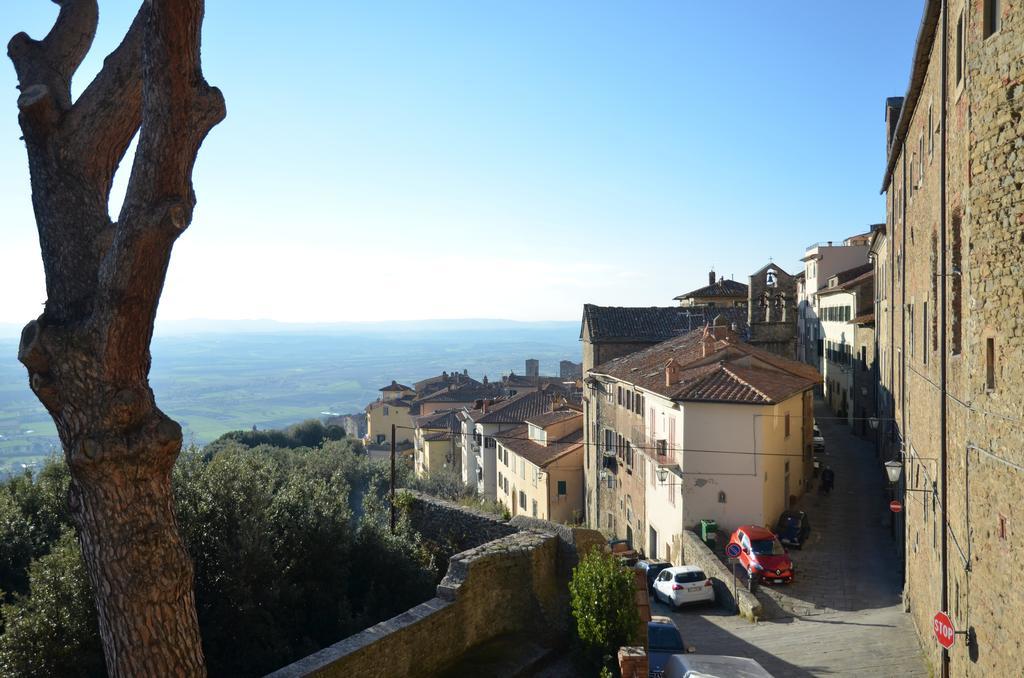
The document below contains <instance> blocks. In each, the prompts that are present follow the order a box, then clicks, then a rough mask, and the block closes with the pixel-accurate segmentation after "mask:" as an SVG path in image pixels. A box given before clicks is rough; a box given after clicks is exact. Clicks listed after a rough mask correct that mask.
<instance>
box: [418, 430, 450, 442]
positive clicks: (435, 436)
mask: <svg viewBox="0 0 1024 678" xmlns="http://www.w3.org/2000/svg"><path fill="white" fill-rule="evenodd" d="M452 437H453V434H452V432H451V431H435V432H433V433H427V434H425V435H424V436H423V440H425V441H427V442H435V441H438V440H451V439H452Z"/></svg>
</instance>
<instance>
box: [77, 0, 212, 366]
mask: <svg viewBox="0 0 1024 678" xmlns="http://www.w3.org/2000/svg"><path fill="white" fill-rule="evenodd" d="M203 10H204V2H203V0H150V2H149V17H148V21H147V22H146V35H145V41H144V45H143V48H142V63H143V66H142V128H141V131H140V136H139V145H138V148H137V150H136V153H135V161H134V164H133V165H132V173H131V178H130V179H129V183H128V191H127V194H126V196H125V202H124V205H123V206H122V208H121V214H120V216H119V218H118V222H117V231H116V233H115V235H114V241H113V244H112V245H111V247H110V250H109V252H108V253H107V255H106V257H105V258H104V260H103V262H102V264H101V266H100V275H99V296H98V305H97V317H96V318H95V321H97V322H103V323H107V324H106V325H105V326H106V328H107V331H108V332H109V334H108V337H107V339H108V342H107V350H108V351H111V352H114V353H120V354H121V355H139V354H140V352H141V353H144V354H145V355H147V356H148V346H149V339H150V337H149V336H139V332H138V331H137V328H138V327H139V326H140V319H143V318H146V319H148V320H149V325H148V327H150V328H152V321H153V319H154V318H155V316H156V307H157V303H158V300H159V298H160V293H161V291H162V289H163V283H164V278H165V276H166V273H167V265H168V262H169V261H170V255H171V248H172V247H173V245H174V242H175V240H176V239H177V238H178V236H179V235H180V234H181V232H182V231H184V230H185V229H186V228H187V227H188V225H189V224H190V223H191V221H192V210H193V208H194V206H195V194H194V193H193V190H192V170H193V167H194V165H195V160H196V156H197V154H198V153H199V147H200V145H202V143H203V140H204V139H205V138H206V135H207V134H208V133H209V132H210V130H211V129H213V127H214V126H215V125H216V124H217V123H219V122H220V121H221V120H223V119H224V116H225V114H226V110H225V106H224V97H223V96H222V95H221V93H220V90H218V89H217V88H215V87H210V85H208V84H207V82H206V80H205V79H204V78H203V73H202V67H201V60H200V29H201V26H202V20H203ZM143 322H145V321H143ZM150 331H151V330H150Z"/></svg>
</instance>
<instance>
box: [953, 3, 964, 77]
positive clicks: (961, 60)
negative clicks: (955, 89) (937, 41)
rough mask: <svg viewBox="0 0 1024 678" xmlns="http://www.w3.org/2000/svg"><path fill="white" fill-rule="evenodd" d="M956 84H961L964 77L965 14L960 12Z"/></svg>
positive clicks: (957, 31) (957, 28) (957, 22)
mask: <svg viewBox="0 0 1024 678" xmlns="http://www.w3.org/2000/svg"><path fill="white" fill-rule="evenodd" d="M954 69H955V73H956V84H957V85H959V84H960V83H961V82H963V79H964V14H963V12H960V18H959V19H957V20H956V66H955V67H954Z"/></svg>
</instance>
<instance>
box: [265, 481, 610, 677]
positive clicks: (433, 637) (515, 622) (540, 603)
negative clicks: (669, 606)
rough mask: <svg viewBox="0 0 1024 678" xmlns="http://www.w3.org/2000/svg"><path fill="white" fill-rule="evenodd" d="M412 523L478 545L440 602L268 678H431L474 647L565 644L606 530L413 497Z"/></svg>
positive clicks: (454, 562) (430, 534)
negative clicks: (573, 588) (582, 564)
mask: <svg viewBox="0 0 1024 678" xmlns="http://www.w3.org/2000/svg"><path fill="white" fill-rule="evenodd" d="M410 494H411V495H412V499H411V500H406V501H408V503H407V507H408V511H409V516H410V519H411V521H412V524H413V525H414V527H416V528H417V529H419V530H421V531H422V532H425V533H427V534H425V536H426V537H427V538H429V539H435V540H450V543H460V542H458V540H460V539H461V540H463V542H461V543H463V544H472V542H474V541H478V540H480V539H483V538H484V537H486V536H487V535H490V534H497V535H499V536H498V538H496V539H491V540H487V541H485V542H484V543H479V544H476V545H473V546H471V547H470V548H468V549H467V550H463V551H461V552H460V553H457V554H455V555H454V556H452V557H451V558H450V559H449V565H448V573H447V574H446V575H445V577H444V579H442V580H441V583H440V584H439V585H438V587H437V597H436V598H433V599H431V600H429V601H427V602H425V603H423V604H421V605H417V606H416V607H414V608H412V609H410V610H407V611H406V612H403V613H402V614H400V615H398V616H397V617H394V618H392V619H389V620H387V621H384V622H381V623H380V624H377V625H376V626H373V627H371V628H369V629H366V630H365V631H362V632H360V633H357V634H356V635H354V636H351V637H349V638H346V639H345V640H342V641H341V642H338V643H335V644H334V645H331V646H330V647H327V648H324V649H323V650H320V651H319V652H317V653H315V654H312V655H310V656H308V657H305V658H304V659H301V660H299V661H298V662H295V663H294V664H291V665H289V666H286V667H284V668H282V669H280V670H278V671H276V672H274V673H272V674H270V676H271V678H299V677H305V676H322V677H325V678H326V677H334V676H338V677H341V676H382V677H383V676H388V677H389V678H390V677H391V676H406V675H409V676H411V675H416V676H421V675H422V676H429V675H433V674H435V673H437V672H439V671H441V670H443V669H445V668H446V667H449V666H451V665H452V664H453V663H454V662H456V661H457V660H459V659H460V658H461V657H462V656H463V655H464V654H465V653H466V652H467V651H468V650H470V649H471V648H473V647H475V646H477V645H480V644H481V643H484V642H486V641H488V640H491V639H493V638H496V637H498V636H502V635H506V634H512V633H521V634H525V635H527V636H529V637H530V638H531V640H535V641H537V642H538V643H541V644H545V645H556V644H559V643H561V642H564V641H565V640H566V639H567V637H568V636H567V632H568V629H569V618H570V611H569V602H568V578H569V576H571V572H572V567H573V566H575V564H576V563H577V562H578V560H579V557H580V555H581V554H582V553H585V552H586V550H587V549H589V548H591V547H592V546H593V545H595V544H603V543H604V540H603V538H602V536H601V535H600V533H598V532H595V531H593V530H587V529H582V528H568V527H565V526H562V525H555V524H553V523H548V522H546V521H541V520H534V519H526V520H516V521H514V522H513V523H511V524H510V523H505V522H502V521H501V520H498V519H496V518H493V517H491V516H488V515H487V514H482V513H479V512H477V511H472V510H470V509H466V508H463V507H461V506H458V505H456V504H452V503H450V502H445V501H442V500H438V499H434V498H433V497H429V496H427V495H422V494H419V493H410ZM503 533H504V534H503Z"/></svg>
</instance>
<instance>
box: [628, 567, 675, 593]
mask: <svg viewBox="0 0 1024 678" xmlns="http://www.w3.org/2000/svg"><path fill="white" fill-rule="evenodd" d="M667 567H672V563H669V562H667V561H664V560H638V561H637V563H636V569H638V570H643V571H644V572H645V573H646V574H647V592H648V593H653V592H654V580H655V579H656V578H657V576H658V574H659V573H660V572H661V571H662V570H664V569H665V568H667Z"/></svg>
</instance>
